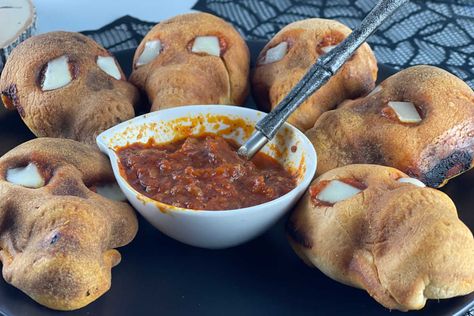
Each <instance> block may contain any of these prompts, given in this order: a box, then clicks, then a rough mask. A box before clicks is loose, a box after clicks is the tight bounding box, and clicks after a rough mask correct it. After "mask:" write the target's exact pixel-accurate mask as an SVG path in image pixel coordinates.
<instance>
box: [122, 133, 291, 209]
mask: <svg viewBox="0 0 474 316" xmlns="http://www.w3.org/2000/svg"><path fill="white" fill-rule="evenodd" d="M237 148H238V145H237V144H236V143H235V142H232V141H229V140H226V139H224V138H222V137H220V136H216V135H203V136H198V137H194V136H191V137H188V138H186V139H183V140H179V141H175V142H171V143H168V144H156V143H155V142H153V140H150V141H149V142H148V143H147V144H142V143H136V144H131V145H128V146H126V147H123V148H120V149H119V150H118V151H117V154H118V157H119V159H120V163H121V168H122V173H123V175H124V176H125V178H126V179H127V181H128V182H129V183H130V184H131V185H132V187H133V188H134V189H135V190H137V191H138V192H140V193H142V194H144V195H146V196H147V197H149V198H151V199H153V200H155V201H160V202H162V203H165V204H170V205H174V206H177V207H183V208H188V209H195V210H230V209H237V208H243V207H249V206H254V205H258V204H262V203H265V202H268V201H271V200H274V199H276V198H278V197H280V196H282V195H284V194H286V193H288V192H289V191H291V190H292V189H293V188H294V187H295V186H296V179H295V177H294V176H293V175H292V174H290V173H289V172H288V171H287V170H285V169H284V168H283V167H282V166H281V165H280V164H279V163H278V162H277V161H276V160H275V159H274V158H272V157H270V156H268V155H265V154H263V153H258V154H257V155H255V156H254V158H253V159H252V160H251V161H247V160H245V159H243V158H241V157H239V155H238V154H237Z"/></svg>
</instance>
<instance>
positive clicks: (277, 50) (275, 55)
mask: <svg viewBox="0 0 474 316" xmlns="http://www.w3.org/2000/svg"><path fill="white" fill-rule="evenodd" d="M287 53H288V42H281V43H280V44H278V45H276V46H274V47H272V48H270V49H268V50H267V52H266V53H265V57H263V59H262V60H261V61H260V64H262V65H265V64H271V63H274V62H277V61H279V60H282V59H283V57H285V55H286V54H287Z"/></svg>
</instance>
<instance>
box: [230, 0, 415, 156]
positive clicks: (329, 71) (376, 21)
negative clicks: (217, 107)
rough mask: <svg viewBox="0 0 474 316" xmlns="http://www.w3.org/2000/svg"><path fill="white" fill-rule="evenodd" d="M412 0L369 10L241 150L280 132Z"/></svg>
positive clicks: (252, 149)
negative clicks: (376, 32)
mask: <svg viewBox="0 0 474 316" xmlns="http://www.w3.org/2000/svg"><path fill="white" fill-rule="evenodd" d="M408 1H409V0H381V1H379V2H378V3H377V5H376V6H375V7H374V8H373V9H372V11H370V12H369V14H367V16H366V17H365V18H364V20H363V21H362V23H361V24H360V25H359V27H357V28H356V29H354V31H353V32H352V33H351V34H350V35H349V36H348V37H347V38H346V39H345V40H344V41H342V42H341V43H340V44H339V45H337V46H336V47H335V48H334V49H332V50H331V51H330V52H329V53H327V54H326V55H324V56H322V57H321V58H319V59H318V60H317V61H316V62H315V63H314V64H313V65H312V66H311V68H310V69H309V70H308V72H307V73H306V74H305V75H304V76H303V78H302V79H301V80H300V81H299V82H298V83H297V84H296V85H295V86H294V87H293V89H291V91H290V92H289V93H288V95H287V96H286V97H285V98H284V99H283V100H282V101H281V102H280V103H279V104H278V105H277V107H276V108H275V109H274V110H273V111H271V112H270V113H268V115H266V116H265V117H264V118H263V119H261V120H260V121H258V122H257V124H256V125H255V129H256V131H255V132H254V133H253V134H252V136H250V138H249V139H248V140H247V141H246V142H245V144H243V145H242V146H241V147H240V148H239V150H238V153H239V155H240V156H241V157H244V158H246V159H251V158H252V157H253V156H254V155H255V154H256V153H257V152H258V151H259V150H260V149H261V148H262V147H263V146H265V144H266V143H267V142H268V141H270V140H271V139H272V138H273V137H274V136H275V135H276V133H277V132H278V130H279V129H280V127H281V126H282V125H283V123H284V122H285V121H286V120H287V119H288V117H289V116H290V114H291V113H293V111H295V110H296V109H297V108H298V106H299V105H300V104H301V103H303V102H304V101H305V100H306V99H307V98H309V97H310V96H311V95H312V94H313V93H314V92H315V91H316V90H318V89H319V88H321V87H322V86H323V85H324V84H325V83H326V82H327V81H328V80H329V79H330V78H331V77H332V76H333V75H334V74H335V73H336V72H337V71H338V70H339V68H341V66H342V65H343V64H344V63H345V62H346V60H347V59H349V58H350V57H351V55H352V54H353V53H354V52H355V51H356V50H357V48H359V46H360V45H362V44H363V43H364V42H365V40H366V39H367V38H368V37H369V36H370V35H372V33H373V32H375V30H376V29H377V28H378V27H379V26H380V25H381V24H382V23H383V22H384V21H385V20H386V19H387V18H388V17H389V16H391V15H392V13H394V12H395V11H396V10H397V9H398V8H399V7H400V6H401V5H402V4H404V3H406V2H408Z"/></svg>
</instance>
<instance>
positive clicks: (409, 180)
mask: <svg viewBox="0 0 474 316" xmlns="http://www.w3.org/2000/svg"><path fill="white" fill-rule="evenodd" d="M397 181H398V182H400V183H410V184H413V185H416V186H417V187H420V188H424V187H426V185H425V184H424V183H423V182H421V181H420V180H418V179H415V178H400V179H398V180H397Z"/></svg>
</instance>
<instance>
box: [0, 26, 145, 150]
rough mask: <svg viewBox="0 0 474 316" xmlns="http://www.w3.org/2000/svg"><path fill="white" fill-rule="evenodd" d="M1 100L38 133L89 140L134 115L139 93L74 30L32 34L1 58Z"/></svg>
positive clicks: (105, 55) (99, 50) (107, 56)
mask: <svg viewBox="0 0 474 316" xmlns="http://www.w3.org/2000/svg"><path fill="white" fill-rule="evenodd" d="M0 92H1V95H2V101H3V104H4V105H5V106H6V107H7V108H8V109H15V108H16V110H17V111H18V113H19V114H20V115H21V117H22V119H23V121H24V122H25V123H26V125H28V127H29V128H30V130H31V131H32V132H33V133H34V134H35V135H36V136H38V137H56V138H70V139H74V140H78V141H81V142H86V143H90V144H95V137H96V136H97V135H98V134H99V133H100V132H102V131H104V130H106V129H107V128H109V127H112V126H114V125H116V124H117V123H120V122H122V121H124V120H127V119H130V118H132V117H134V115H135V111H134V105H135V104H136V103H137V102H138V98H139V92H138V90H137V89H136V88H135V87H134V86H133V85H132V84H130V83H129V82H127V81H126V78H125V76H124V74H123V72H122V70H121V68H120V66H119V64H118V63H117V61H116V60H115V58H114V57H113V56H112V55H111V54H110V53H109V52H108V51H107V50H105V49H104V48H103V47H101V46H99V45H98V44H97V43H96V42H94V41H93V40H91V39H89V38H88V37H87V36H84V35H82V34H79V33H69V32H52V33H46V34H41V35H38V36H35V37H32V38H30V39H28V40H26V41H25V42H23V43H22V44H21V45H19V46H18V47H17V48H15V49H14V51H13V53H12V54H11V55H10V57H9V58H8V60H7V63H6V65H5V68H4V70H3V73H2V77H1V79H0Z"/></svg>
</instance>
